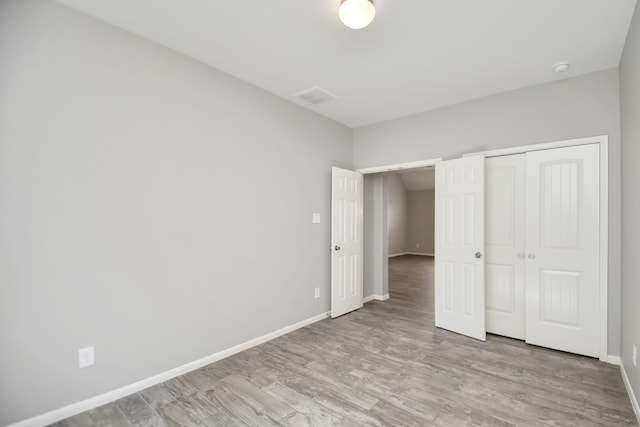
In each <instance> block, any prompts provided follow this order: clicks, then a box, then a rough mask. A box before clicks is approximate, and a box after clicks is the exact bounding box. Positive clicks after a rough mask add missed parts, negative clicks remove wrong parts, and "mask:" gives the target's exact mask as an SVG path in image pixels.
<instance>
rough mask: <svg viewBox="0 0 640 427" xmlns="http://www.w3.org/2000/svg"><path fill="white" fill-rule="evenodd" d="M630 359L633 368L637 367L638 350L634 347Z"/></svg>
mask: <svg viewBox="0 0 640 427" xmlns="http://www.w3.org/2000/svg"><path fill="white" fill-rule="evenodd" d="M631 357H632V358H633V366H637V363H638V360H637V357H638V349H637V348H636V345H635V344H634V345H633V353H632V355H631Z"/></svg>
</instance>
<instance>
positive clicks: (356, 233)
mask: <svg viewBox="0 0 640 427" xmlns="http://www.w3.org/2000/svg"><path fill="white" fill-rule="evenodd" d="M331 174H332V190H331V317H337V316H341V315H343V314H345V313H349V312H350V311H353V310H357V309H358V308H360V307H362V268H363V261H362V251H363V246H362V230H363V227H362V214H363V207H362V202H363V193H362V174H361V173H359V172H353V171H350V170H346V169H340V168H335V167H334V168H332V170H331Z"/></svg>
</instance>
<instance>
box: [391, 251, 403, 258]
mask: <svg viewBox="0 0 640 427" xmlns="http://www.w3.org/2000/svg"><path fill="white" fill-rule="evenodd" d="M406 254H407V253H406V252H400V253H399V254H389V255H387V256H388V257H389V258H393V257H396V256H402V255H406Z"/></svg>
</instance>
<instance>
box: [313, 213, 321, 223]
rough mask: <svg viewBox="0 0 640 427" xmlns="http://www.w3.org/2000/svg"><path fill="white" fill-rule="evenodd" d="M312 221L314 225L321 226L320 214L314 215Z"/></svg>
mask: <svg viewBox="0 0 640 427" xmlns="http://www.w3.org/2000/svg"><path fill="white" fill-rule="evenodd" d="M312 221H313V223H314V224H320V214H319V213H314V214H313V216H312Z"/></svg>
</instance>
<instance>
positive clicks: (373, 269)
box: [359, 136, 608, 361]
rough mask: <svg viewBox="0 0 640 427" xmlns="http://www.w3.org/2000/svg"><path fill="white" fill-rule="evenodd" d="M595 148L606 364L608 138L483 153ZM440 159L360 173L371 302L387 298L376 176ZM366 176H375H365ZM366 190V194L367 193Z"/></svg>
mask: <svg viewBox="0 0 640 427" xmlns="http://www.w3.org/2000/svg"><path fill="white" fill-rule="evenodd" d="M594 143H595V144H598V146H599V147H600V182H599V186H600V195H601V196H600V207H599V211H600V225H599V233H600V237H601V238H600V245H599V246H600V254H601V255H602V256H600V259H599V264H600V269H599V283H600V289H599V310H598V314H597V317H598V322H599V324H600V328H599V330H600V332H599V340H598V341H599V348H600V350H599V358H600V360H602V361H607V360H608V356H607V334H608V324H607V300H608V286H607V274H608V271H607V270H608V269H607V262H608V257H607V255H608V171H607V169H608V162H607V153H608V138H607V136H598V137H590V138H581V139H576V140H567V141H559V142H553V143H543V144H535V145H530V146H521V147H514V148H507V149H499V150H492V151H487V152H484V153H481V154H484V155H485V156H486V157H496V156H504V155H509V154H516V153H523V152H527V151H538V150H547V149H552V148H560V147H570V146H576V145H584V144H594ZM440 160H441V159H434V160H430V161H424V162H412V163H406V164H399V165H391V166H381V167H376V168H368V169H360V170H359V171H360V172H362V173H363V174H365V179H366V181H365V187H366V188H365V204H364V205H365V206H364V207H365V242H367V240H369V241H370V242H375V243H374V245H373V246H372V245H370V244H369V243H367V244H366V246H365V257H364V262H365V281H366V283H367V284H368V285H369V288H371V289H372V290H374V292H371V291H370V290H369V291H368V292H367V291H365V294H364V295H365V296H366V295H373V296H372V297H371V298H369V299H368V300H371V299H383V297H385V296H387V295H388V275H387V271H388V255H389V248H388V241H387V240H388V237H387V230H386V226H387V220H388V219H387V213H386V209H383V206H386V204H387V197H388V194H387V188H386V183H385V181H384V179H382V176H381V175H380V172H388V171H398V170H406V169H411V168H414V167H421V166H425V165H427V164H429V163H430V164H431V165H433V164H435V163H437V162H438V161H440ZM368 174H375V175H371V176H368ZM367 188H368V190H367Z"/></svg>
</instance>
